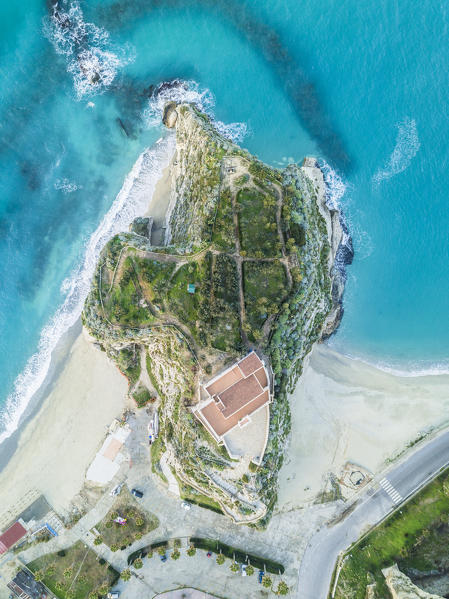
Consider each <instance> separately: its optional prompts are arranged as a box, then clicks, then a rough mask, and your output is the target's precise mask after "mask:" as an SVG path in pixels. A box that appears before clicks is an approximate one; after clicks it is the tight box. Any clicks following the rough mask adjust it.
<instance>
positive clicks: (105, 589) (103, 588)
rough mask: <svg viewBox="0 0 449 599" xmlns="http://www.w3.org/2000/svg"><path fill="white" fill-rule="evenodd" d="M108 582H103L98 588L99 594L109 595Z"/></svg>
mask: <svg viewBox="0 0 449 599" xmlns="http://www.w3.org/2000/svg"><path fill="white" fill-rule="evenodd" d="M108 588H109V587H108V583H107V582H103V584H102V585H101V586H100V587H99V588H98V594H99V595H103V596H104V595H107V594H108Z"/></svg>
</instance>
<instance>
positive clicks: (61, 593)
mask: <svg viewBox="0 0 449 599" xmlns="http://www.w3.org/2000/svg"><path fill="white" fill-rule="evenodd" d="M28 567H29V569H30V570H31V571H32V572H33V573H34V574H36V573H39V574H38V577H40V576H42V581H43V582H44V584H45V585H46V586H47V587H48V588H49V589H50V590H51V591H53V593H54V594H55V595H56V596H57V597H60V598H61V599H86V598H87V597H89V596H91V593H92V597H93V596H95V593H96V594H97V595H102V596H105V595H106V594H107V592H108V590H109V589H110V588H111V586H113V584H114V583H115V581H116V580H117V579H118V577H119V573H118V572H117V571H116V570H114V568H113V567H112V566H110V565H108V563H107V562H106V561H105V560H100V559H99V558H98V556H97V555H96V553H95V552H94V551H92V549H88V548H86V547H85V545H84V543H82V542H81V541H78V542H77V543H75V545H72V547H69V549H64V550H62V551H58V552H57V553H50V554H49V555H44V556H43V557H40V558H38V559H36V560H34V561H33V562H31V563H29V564H28Z"/></svg>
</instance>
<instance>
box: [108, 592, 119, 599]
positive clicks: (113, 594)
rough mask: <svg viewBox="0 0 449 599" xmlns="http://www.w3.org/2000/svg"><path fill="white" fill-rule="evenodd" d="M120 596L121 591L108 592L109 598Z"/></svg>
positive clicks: (115, 598) (113, 598)
mask: <svg viewBox="0 0 449 599" xmlns="http://www.w3.org/2000/svg"><path fill="white" fill-rule="evenodd" d="M119 597H120V592H119V591H111V592H110V593H108V599H118V598H119Z"/></svg>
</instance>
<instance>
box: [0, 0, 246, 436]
mask: <svg viewBox="0 0 449 599" xmlns="http://www.w3.org/2000/svg"><path fill="white" fill-rule="evenodd" d="M72 6H73V5H72ZM99 35H100V33H99ZM168 101H175V102H191V103H193V104H195V105H196V106H197V107H198V108H199V109H200V110H202V111H204V112H206V113H207V114H208V115H209V116H210V118H211V120H212V121H213V122H214V125H215V126H216V127H217V129H219V130H220V132H221V133H222V134H223V135H225V136H226V137H228V138H229V139H232V140H233V141H235V142H238V141H241V140H242V139H243V138H244V136H245V135H246V134H247V127H246V125H245V124H244V123H230V124H229V125H226V124H224V123H222V122H220V121H216V120H215V118H214V113H213V107H214V106H215V99H214V96H213V94H212V93H211V92H210V91H209V90H208V89H201V88H200V86H199V85H198V84H197V83H196V82H194V81H188V82H184V81H175V82H169V83H165V84H164V83H163V84H161V85H160V86H159V87H158V88H157V89H156V90H155V92H154V94H153V97H152V98H151V100H150V101H149V104H148V106H147V108H146V110H145V112H144V115H143V118H144V121H145V123H146V126H147V127H149V128H152V127H156V126H160V123H161V117H162V113H163V109H164V105H165V103H166V102H168ZM175 143H176V142H175V136H174V135H173V134H172V133H170V134H168V135H167V136H165V137H162V138H160V139H158V141H157V142H156V144H155V145H154V146H153V147H152V148H149V149H146V150H144V151H143V152H142V154H140V156H139V158H138V159H137V161H136V163H135V164H134V166H133V168H132V170H131V171H130V173H129V174H128V176H127V177H126V179H125V182H124V183H123V186H122V188H121V190H120V192H119V193H118V195H117V197H116V198H115V200H114V202H113V204H112V206H111V208H110V209H109V211H108V212H107V213H106V215H105V216H104V218H103V220H102V221H101V223H100V225H99V226H98V228H97V229H96V231H95V232H94V233H93V235H92V236H91V238H90V239H89V240H88V242H87V244H86V248H85V251H84V258H83V260H82V262H81V264H80V265H79V267H78V268H77V269H76V270H75V271H74V272H73V273H72V275H71V276H70V277H68V278H67V279H66V280H65V281H63V283H62V285H61V291H62V292H63V293H64V294H65V299H64V302H63V304H62V305H61V306H60V307H59V308H58V309H57V311H56V313H55V314H54V316H53V317H52V318H51V320H50V321H49V322H48V323H47V325H46V326H45V327H44V329H43V330H42V333H41V336H40V340H39V345H38V350H37V352H36V353H35V354H34V355H33V356H32V357H31V358H30V359H29V360H28V362H27V364H26V366H25V369H24V370H23V372H22V373H21V374H19V376H18V377H17V379H16V380H15V382H14V389H13V392H12V393H11V394H10V395H9V396H8V398H7V400H6V405H5V408H4V411H3V412H2V413H1V414H0V431H1V432H0V443H2V442H3V441H4V440H5V439H7V438H8V437H10V436H11V435H12V434H13V432H14V431H15V430H17V428H18V426H19V424H20V419H21V417H22V415H23V414H24V412H25V410H26V407H27V405H28V404H29V402H30V400H31V398H32V397H33V395H34V394H35V393H36V391H37V390H38V389H39V387H40V386H41V385H42V383H43V381H44V379H45V377H46V375H47V373H48V370H49V367H50V363H51V354H52V352H53V350H54V349H55V347H56V345H57V343H58V341H59V340H60V339H61V337H62V335H63V334H64V333H65V332H66V331H67V330H68V329H69V328H70V327H71V326H72V325H73V324H75V322H76V321H77V319H78V318H79V316H80V314H81V312H82V309H83V305H84V301H85V299H86V297H87V294H88V293H89V289H90V285H91V279H92V276H93V273H94V271H95V268H96V264H97V261H98V257H99V255H100V252H101V250H102V248H103V247H104V245H105V244H106V243H107V241H108V240H109V239H111V237H113V236H114V235H116V234H117V233H119V232H121V231H124V230H126V229H127V227H128V225H129V224H130V223H131V222H132V220H133V219H134V218H136V216H141V215H142V214H143V213H144V212H145V210H146V208H147V204H148V199H149V198H150V197H151V196H152V194H153V192H154V188H155V186H156V183H157V181H158V180H159V179H160V178H161V176H162V171H163V170H164V168H165V167H166V166H168V164H169V162H170V159H171V157H172V156H173V153H174V150H175Z"/></svg>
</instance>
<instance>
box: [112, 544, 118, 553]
mask: <svg viewBox="0 0 449 599" xmlns="http://www.w3.org/2000/svg"><path fill="white" fill-rule="evenodd" d="M118 550H119V546H118V545H116V544H115V543H114V544H113V545H111V551H114V552H115V551H118Z"/></svg>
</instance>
